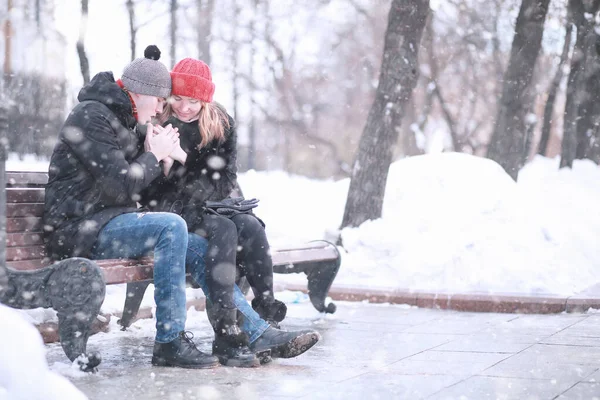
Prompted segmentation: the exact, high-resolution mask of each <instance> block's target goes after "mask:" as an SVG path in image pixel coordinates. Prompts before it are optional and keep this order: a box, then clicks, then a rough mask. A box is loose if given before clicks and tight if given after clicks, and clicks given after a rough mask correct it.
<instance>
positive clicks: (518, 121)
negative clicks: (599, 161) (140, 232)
mask: <svg viewBox="0 0 600 400" xmlns="http://www.w3.org/2000/svg"><path fill="white" fill-rule="evenodd" d="M549 3H550V0H523V1H522V3H521V8H520V10H519V15H518V17H517V22H516V25H515V37H514V39H513V44H512V48H511V55H510V60H509V62H508V67H507V69H506V72H505V73H504V84H503V89H502V97H501V98H500V104H499V106H498V114H497V117H496V123H495V127H494V133H493V134H492V138H491V141H490V145H489V147H488V153H487V156H488V158H490V159H492V160H494V161H496V162H498V163H499V164H500V165H501V166H502V167H503V168H504V170H505V171H506V172H507V173H508V174H509V175H510V176H511V177H512V178H513V179H514V180H517V176H518V174H519V170H520V169H521V167H523V165H524V164H525V160H526V159H527V141H528V140H529V139H528V132H530V131H528V129H527V128H528V126H527V125H528V121H527V120H528V114H529V113H530V110H531V103H532V99H531V97H532V96H531V93H530V91H531V89H530V84H531V80H532V77H533V70H534V68H535V62H536V60H537V57H538V54H539V51H540V48H541V43H542V34H543V32H544V21H545V19H546V13H547V11H548V4H549Z"/></svg>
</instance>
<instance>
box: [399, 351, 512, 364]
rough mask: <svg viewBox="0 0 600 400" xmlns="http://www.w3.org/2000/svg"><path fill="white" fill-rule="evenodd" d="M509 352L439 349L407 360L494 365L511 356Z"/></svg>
mask: <svg viewBox="0 0 600 400" xmlns="http://www.w3.org/2000/svg"><path fill="white" fill-rule="evenodd" d="M509 356H510V355H509V354H502V353H478V352H470V351H437V350H428V351H424V352H422V353H419V354H416V355H414V356H412V357H410V359H407V360H405V361H412V360H418V361H438V362H447V363H457V364H458V363H462V364H469V363H476V364H489V365H493V364H496V363H498V362H500V361H502V360H505V359H507V358H508V357H509Z"/></svg>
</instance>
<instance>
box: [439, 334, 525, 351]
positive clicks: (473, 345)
mask: <svg viewBox="0 0 600 400" xmlns="http://www.w3.org/2000/svg"><path fill="white" fill-rule="evenodd" d="M492 336H494V335H485V334H475V335H469V336H467V337H462V338H460V339H456V340H453V341H451V342H448V343H446V344H443V345H440V346H438V347H436V348H435V350H439V351H475V352H482V353H509V354H514V353H518V352H520V351H523V350H524V349H526V348H528V347H530V346H531V345H533V343H535V342H533V343H516V342H514V341H513V340H511V339H512V338H510V337H509V338H506V337H502V336H500V337H498V336H496V337H492ZM531 340H533V339H531Z"/></svg>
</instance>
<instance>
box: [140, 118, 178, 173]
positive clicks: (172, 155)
mask: <svg viewBox="0 0 600 400" xmlns="http://www.w3.org/2000/svg"><path fill="white" fill-rule="evenodd" d="M146 129H147V130H146V140H145V142H144V148H145V150H146V151H149V152H151V153H152V154H154V155H155V156H156V159H157V160H158V161H162V162H163V166H164V172H165V175H167V174H168V171H169V170H170V169H171V166H172V165H173V162H174V161H175V160H176V161H179V162H180V163H181V164H184V163H185V160H186V159H187V153H186V152H185V151H184V150H183V149H182V148H181V144H180V142H179V130H178V129H177V128H174V127H173V126H172V125H171V124H169V125H167V126H164V127H163V126H160V125H152V124H146Z"/></svg>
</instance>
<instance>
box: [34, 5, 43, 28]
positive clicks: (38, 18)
mask: <svg viewBox="0 0 600 400" xmlns="http://www.w3.org/2000/svg"><path fill="white" fill-rule="evenodd" d="M41 7H42V5H41V0H35V25H36V26H37V28H38V31H39V30H41V29H42V18H41V10H40V8H41Z"/></svg>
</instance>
